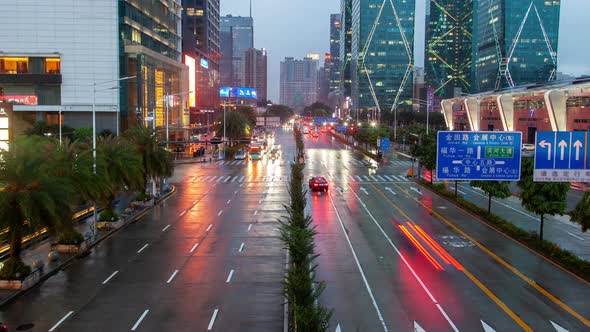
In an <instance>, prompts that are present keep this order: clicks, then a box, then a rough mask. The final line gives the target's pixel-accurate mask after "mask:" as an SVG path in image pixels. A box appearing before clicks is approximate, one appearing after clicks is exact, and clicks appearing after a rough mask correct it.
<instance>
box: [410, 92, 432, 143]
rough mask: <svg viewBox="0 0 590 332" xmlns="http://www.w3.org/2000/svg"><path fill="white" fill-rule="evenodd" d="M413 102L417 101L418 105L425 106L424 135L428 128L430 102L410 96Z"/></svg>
mask: <svg viewBox="0 0 590 332" xmlns="http://www.w3.org/2000/svg"><path fill="white" fill-rule="evenodd" d="M412 101H413V102H417V103H418V104H420V105H423V106H424V105H425V106H426V135H428V128H429V127H430V126H429V119H428V118H429V114H430V102H429V101H427V100H423V99H416V98H412Z"/></svg>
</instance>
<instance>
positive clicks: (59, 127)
mask: <svg viewBox="0 0 590 332" xmlns="http://www.w3.org/2000/svg"><path fill="white" fill-rule="evenodd" d="M59 145H61V106H60V108H59Z"/></svg>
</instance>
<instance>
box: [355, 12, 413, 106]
mask: <svg viewBox="0 0 590 332" xmlns="http://www.w3.org/2000/svg"><path fill="white" fill-rule="evenodd" d="M414 8H415V2H414V0H385V1H384V0H353V1H352V43H351V44H352V45H351V49H352V52H351V53H352V59H351V75H352V102H353V108H354V109H357V110H358V109H369V108H374V107H375V108H376V109H377V111H379V110H380V111H381V113H384V112H390V111H392V110H393V109H394V108H396V107H397V106H398V105H399V104H400V103H401V102H404V103H405V102H408V103H409V102H410V101H411V98H412V70H413V60H414V56H413V49H414Z"/></svg>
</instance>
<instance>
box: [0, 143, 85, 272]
mask: <svg viewBox="0 0 590 332" xmlns="http://www.w3.org/2000/svg"><path fill="white" fill-rule="evenodd" d="M54 151H55V145H54V144H53V143H52V142H51V141H49V140H47V139H45V138H42V137H21V138H18V139H17V140H16V141H15V142H14V143H11V145H10V150H8V151H7V150H1V151H0V188H2V189H1V191H0V227H2V228H7V229H8V233H7V235H8V241H9V244H10V252H9V258H8V259H7V260H6V261H5V262H4V266H3V267H2V269H1V270H0V278H7V279H13V278H15V277H18V276H23V275H26V274H27V273H28V272H29V271H30V268H29V267H28V266H26V265H25V264H24V263H23V261H22V260H21V257H20V255H21V249H22V247H21V244H22V239H23V236H24V235H26V234H27V233H30V232H34V231H37V230H39V229H40V228H42V227H48V228H50V229H51V230H55V229H56V228H58V227H59V225H60V223H61V222H62V219H61V217H62V214H61V213H60V212H61V211H60V210H61V209H63V208H64V207H67V208H69V209H70V210H71V208H72V207H71V205H72V204H74V203H75V201H73V200H72V197H75V194H76V190H75V185H74V184H73V183H72V180H71V179H70V178H69V177H61V176H55V174H56V170H55V169H54V167H55V163H53V162H51V161H50V162H48V159H51V156H52V155H53V152H54ZM48 156H49V157H50V158H48Z"/></svg>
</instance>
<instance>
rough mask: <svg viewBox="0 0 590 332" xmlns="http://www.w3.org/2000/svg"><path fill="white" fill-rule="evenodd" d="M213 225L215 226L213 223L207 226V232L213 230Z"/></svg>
mask: <svg viewBox="0 0 590 332" xmlns="http://www.w3.org/2000/svg"><path fill="white" fill-rule="evenodd" d="M211 227H213V224H209V227H207V230H206V231H205V232H209V231H210V230H211Z"/></svg>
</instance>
